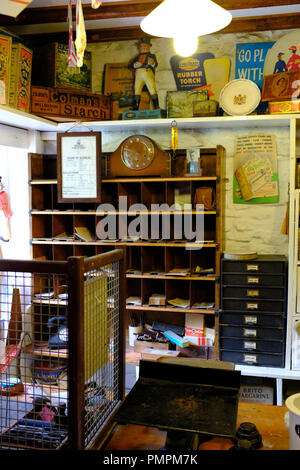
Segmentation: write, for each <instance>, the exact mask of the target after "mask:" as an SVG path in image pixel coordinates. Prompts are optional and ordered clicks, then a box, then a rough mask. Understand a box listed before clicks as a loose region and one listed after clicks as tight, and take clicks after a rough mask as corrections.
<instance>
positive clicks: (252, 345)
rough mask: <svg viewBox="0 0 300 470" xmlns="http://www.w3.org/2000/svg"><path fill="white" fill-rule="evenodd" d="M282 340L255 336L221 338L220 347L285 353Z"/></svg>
mask: <svg viewBox="0 0 300 470" xmlns="http://www.w3.org/2000/svg"><path fill="white" fill-rule="evenodd" d="M283 346H284V343H283V342H281V341H264V340H261V339H255V338H220V349H233V350H237V349H238V350H240V351H253V352H255V353H278V354H280V353H283V349H284V348H283Z"/></svg>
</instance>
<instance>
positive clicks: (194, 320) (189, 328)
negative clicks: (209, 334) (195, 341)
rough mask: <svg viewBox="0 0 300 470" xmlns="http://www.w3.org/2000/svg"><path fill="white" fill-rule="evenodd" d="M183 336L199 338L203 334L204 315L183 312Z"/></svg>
mask: <svg viewBox="0 0 300 470" xmlns="http://www.w3.org/2000/svg"><path fill="white" fill-rule="evenodd" d="M184 334H185V336H189V337H194V338H201V337H203V336H204V315H195V314H192V313H186V314H185V330H184Z"/></svg>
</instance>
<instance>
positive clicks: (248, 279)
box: [247, 276, 259, 284]
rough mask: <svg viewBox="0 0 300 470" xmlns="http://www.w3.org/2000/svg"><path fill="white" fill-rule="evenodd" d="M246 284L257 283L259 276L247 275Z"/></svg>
mask: <svg viewBox="0 0 300 470" xmlns="http://www.w3.org/2000/svg"><path fill="white" fill-rule="evenodd" d="M247 283H248V284H259V277H250V276H248V277H247Z"/></svg>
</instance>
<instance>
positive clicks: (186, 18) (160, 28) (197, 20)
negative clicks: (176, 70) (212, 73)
mask: <svg viewBox="0 0 300 470" xmlns="http://www.w3.org/2000/svg"><path fill="white" fill-rule="evenodd" d="M231 20H232V16H231V14H230V13H229V11H227V10H224V8H222V7H220V6H219V5H217V4H216V3H214V2H212V1H211V0H165V1H164V2H163V3H161V4H160V5H159V6H158V7H156V8H155V9H154V10H153V11H152V12H151V13H149V15H148V16H146V17H145V18H144V19H143V20H142V21H141V29H142V30H143V31H144V32H145V33H147V34H150V35H151V36H158V37H162V38H175V37H177V36H182V37H183V36H189V37H191V36H194V37H195V36H196V37H197V36H204V35H205V34H211V33H214V32H216V31H219V30H220V29H223V28H225V26H227V25H228V24H229V23H230V22H231Z"/></svg>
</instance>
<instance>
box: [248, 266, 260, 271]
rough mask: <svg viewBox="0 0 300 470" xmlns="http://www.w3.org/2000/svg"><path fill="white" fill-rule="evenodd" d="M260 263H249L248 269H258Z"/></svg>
mask: <svg viewBox="0 0 300 470" xmlns="http://www.w3.org/2000/svg"><path fill="white" fill-rule="evenodd" d="M258 270H259V265H258V264H247V271H258Z"/></svg>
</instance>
